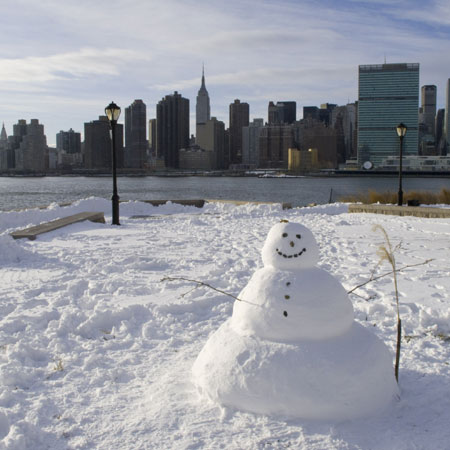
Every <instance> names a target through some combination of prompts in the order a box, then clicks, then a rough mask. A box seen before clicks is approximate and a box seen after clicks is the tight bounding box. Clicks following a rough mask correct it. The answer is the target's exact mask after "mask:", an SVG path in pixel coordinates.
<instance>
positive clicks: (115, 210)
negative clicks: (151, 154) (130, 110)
mask: <svg viewBox="0 0 450 450" xmlns="http://www.w3.org/2000/svg"><path fill="white" fill-rule="evenodd" d="M105 113H106V115H107V116H108V120H109V123H110V124H111V141H112V176H113V195H112V197H111V200H112V224H113V225H120V223H119V195H118V194H117V174H116V124H117V120H118V119H119V116H120V108H119V107H118V106H117V105H116V104H115V103H114V102H111V103H110V104H109V105H108V106H107V107H106V108H105Z"/></svg>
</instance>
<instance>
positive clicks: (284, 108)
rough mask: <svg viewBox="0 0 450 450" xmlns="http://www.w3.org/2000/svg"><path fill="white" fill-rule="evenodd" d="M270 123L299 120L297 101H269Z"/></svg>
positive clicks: (288, 122) (289, 122)
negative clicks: (275, 102)
mask: <svg viewBox="0 0 450 450" xmlns="http://www.w3.org/2000/svg"><path fill="white" fill-rule="evenodd" d="M268 119H269V120H268V122H269V125H276V124H292V123H294V122H295V121H296V120H297V103H296V102H291V101H283V102H277V104H276V105H275V104H274V103H273V102H269V108H268Z"/></svg>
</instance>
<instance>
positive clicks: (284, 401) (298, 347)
mask: <svg viewBox="0 0 450 450" xmlns="http://www.w3.org/2000/svg"><path fill="white" fill-rule="evenodd" d="M261 254H262V261H263V264H264V266H263V267H262V268H261V269H259V270H257V271H256V272H255V273H254V275H253V276H252V278H251V279H250V281H249V283H248V284H247V286H246V287H245V288H244V289H243V290H242V292H241V293H240V294H239V296H238V298H239V300H236V302H235V304H234V307H233V314H232V316H231V317H230V318H229V319H228V320H227V321H226V322H225V323H224V324H223V325H222V326H221V327H220V328H219V329H218V330H217V331H216V332H215V333H214V334H213V335H212V336H211V337H210V338H209V339H208V341H207V342H206V345H205V346H204V348H203V349H202V351H201V352H200V354H199V355H198V357H197V359H196V361H195V363H194V366H193V368H192V374H193V381H194V384H196V386H197V387H198V389H199V391H200V393H201V394H202V395H203V396H205V397H207V398H209V399H210V400H211V401H213V402H215V403H218V404H220V405H223V406H228V407H232V408H237V409H241V410H245V411H251V412H256V413H262V414H269V415H282V416H286V417H291V418H301V419H317V420H333V421H340V420H345V419H352V418H357V417H361V416H368V415H372V414H376V413H378V412H380V411H381V410H383V409H384V408H386V407H387V405H388V404H389V403H390V402H391V401H392V399H393V398H394V397H395V396H396V395H398V387H397V383H396V381H395V377H394V371H393V367H392V356H391V354H390V352H389V350H388V349H387V347H386V346H385V345H384V344H383V343H382V342H381V341H380V340H379V339H378V338H377V337H376V336H375V335H373V334H372V333H371V332H369V331H368V330H367V329H366V328H364V327H363V326H361V325H359V324H358V323H356V322H355V321H354V320H353V307H352V304H351V302H350V300H349V298H348V296H347V293H346V291H345V289H344V288H343V287H342V285H341V284H340V283H339V282H338V281H337V280H336V279H335V278H334V277H333V276H332V275H330V274H329V273H328V272H326V271H324V270H323V269H320V268H319V267H317V266H316V264H317V263H318V261H319V248H318V245H317V243H316V241H315V239H314V236H313V234H312V233H311V231H310V230H308V229H307V228H306V227H304V226H303V225H300V224H297V223H289V222H287V221H282V222H281V223H279V224H277V225H275V226H274V227H273V228H272V229H271V230H270V232H269V234H268V236H267V239H266V242H265V244H264V246H263V249H262V252H261Z"/></svg>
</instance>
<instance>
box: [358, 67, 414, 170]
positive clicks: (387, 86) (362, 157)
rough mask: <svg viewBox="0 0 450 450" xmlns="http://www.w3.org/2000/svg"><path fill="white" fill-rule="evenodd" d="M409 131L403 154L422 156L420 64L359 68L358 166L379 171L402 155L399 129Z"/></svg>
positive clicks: (404, 141) (404, 142)
mask: <svg viewBox="0 0 450 450" xmlns="http://www.w3.org/2000/svg"><path fill="white" fill-rule="evenodd" d="M400 122H403V123H404V124H405V125H406V126H407V128H408V130H407V133H406V136H405V138H404V140H403V154H404V155H417V154H418V122H419V64H379V65H365V66H359V94H358V163H359V165H360V166H362V165H363V164H365V163H369V164H366V165H365V167H366V168H369V167H370V166H373V167H378V166H380V165H381V163H382V161H383V160H384V159H386V158H387V157H392V156H396V155H398V152H399V145H400V144H399V138H398V136H397V132H396V126H397V125H398V124H399V123H400Z"/></svg>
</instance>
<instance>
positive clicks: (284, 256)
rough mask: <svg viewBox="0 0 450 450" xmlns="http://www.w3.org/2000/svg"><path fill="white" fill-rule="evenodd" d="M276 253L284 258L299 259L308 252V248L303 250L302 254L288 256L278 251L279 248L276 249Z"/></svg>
mask: <svg viewBox="0 0 450 450" xmlns="http://www.w3.org/2000/svg"><path fill="white" fill-rule="evenodd" d="M275 251H276V252H277V253H278V254H279V255H280V256H282V257H283V258H298V257H299V256H301V255H302V254H303V253H305V252H306V248H303V249H302V250H301V251H300V252H298V253H293V254H292V255H286V253H283V252H281V251H280V250H278V249H277V248H276V249H275Z"/></svg>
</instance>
